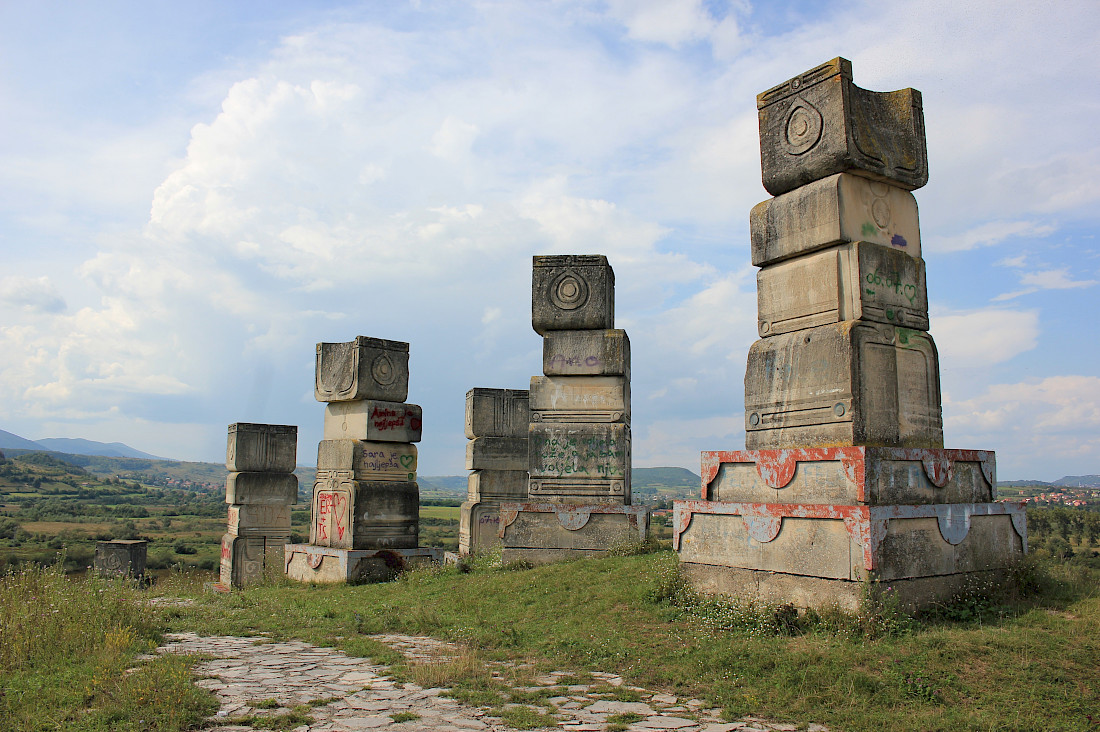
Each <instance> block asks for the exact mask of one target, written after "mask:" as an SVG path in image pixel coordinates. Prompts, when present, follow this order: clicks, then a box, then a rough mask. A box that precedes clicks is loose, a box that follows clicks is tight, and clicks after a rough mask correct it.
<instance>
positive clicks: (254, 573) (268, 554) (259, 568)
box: [221, 532, 289, 587]
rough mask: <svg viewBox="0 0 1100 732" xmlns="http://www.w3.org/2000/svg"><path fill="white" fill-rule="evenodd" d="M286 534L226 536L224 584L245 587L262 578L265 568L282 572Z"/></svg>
mask: <svg viewBox="0 0 1100 732" xmlns="http://www.w3.org/2000/svg"><path fill="white" fill-rule="evenodd" d="M287 536H289V532H288V534H287ZM287 536H236V535H234V534H225V535H223V536H222V557H221V583H222V584H223V585H225V586H226V587H246V586H248V585H250V584H254V583H256V582H259V581H260V580H262V579H263V577H264V574H265V572H266V571H269V570H270V571H271V572H272V573H275V572H278V573H280V574H281V573H282V571H283V562H284V554H283V550H284V547H285V546H286V543H287Z"/></svg>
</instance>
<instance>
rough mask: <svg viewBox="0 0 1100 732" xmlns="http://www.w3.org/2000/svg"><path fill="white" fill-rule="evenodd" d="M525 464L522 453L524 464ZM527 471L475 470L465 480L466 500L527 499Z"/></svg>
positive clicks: (525, 460) (525, 459)
mask: <svg viewBox="0 0 1100 732" xmlns="http://www.w3.org/2000/svg"><path fill="white" fill-rule="evenodd" d="M526 462H527V456H526V453H524V463H526ZM527 475H528V474H527V470H526V469H524V470H475V471H473V472H472V473H470V477H469V478H468V479H467V483H466V485H467V491H466V495H467V500H469V501H474V502H477V501H485V500H493V499H498V500H509V501H517V500H523V499H525V498H527Z"/></svg>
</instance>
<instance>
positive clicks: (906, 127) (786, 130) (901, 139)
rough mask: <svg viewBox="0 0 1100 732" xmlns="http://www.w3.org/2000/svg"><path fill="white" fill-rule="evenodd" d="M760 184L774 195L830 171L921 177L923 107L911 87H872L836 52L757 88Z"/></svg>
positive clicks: (910, 185)
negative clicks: (760, 89)
mask: <svg viewBox="0 0 1100 732" xmlns="http://www.w3.org/2000/svg"><path fill="white" fill-rule="evenodd" d="M756 105H757V108H758V110H759V118H760V162H761V167H762V168H763V180H764V188H766V189H767V191H768V193H770V194H772V195H773V196H778V195H780V194H782V193H786V192H787V191H791V190H794V189H795V188H798V187H799V186H803V185H806V184H807V183H812V182H813V181H815V180H821V179H822V178H825V177H827V176H830V175H834V174H836V173H845V172H849V173H856V174H858V175H863V176H867V177H869V178H874V179H876V180H883V181H887V182H891V183H894V184H895V185H898V186H901V187H902V188H906V189H908V190H913V189H915V188H920V187H921V186H923V185H924V184H925V183H927V182H928V150H927V145H926V142H925V135H924V110H923V108H922V105H921V95H920V92H918V91H917V90H915V89H901V90H899V91H893V92H873V91H868V90H867V89H861V88H859V87H858V86H856V85H855V84H853V83H852V64H851V62H850V61H848V60H847V59H843V58H835V59H833V60H832V61H829V62H828V63H825V64H822V65H821V66H818V67H816V68H814V69H811V70H809V71H807V72H805V73H802V74H799V75H798V76H796V77H795V78H793V79H790V80H788V81H785V82H783V83H782V84H780V85H779V86H776V87H773V88H771V89H769V90H767V91H766V92H763V93H762V94H759V95H757V97H756Z"/></svg>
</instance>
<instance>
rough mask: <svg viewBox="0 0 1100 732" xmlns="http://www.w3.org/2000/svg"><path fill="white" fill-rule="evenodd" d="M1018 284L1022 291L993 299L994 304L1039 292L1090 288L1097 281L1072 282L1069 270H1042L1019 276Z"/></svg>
mask: <svg viewBox="0 0 1100 732" xmlns="http://www.w3.org/2000/svg"><path fill="white" fill-rule="evenodd" d="M1020 283H1021V284H1023V285H1025V287H1024V289H1022V290H1016V291H1015V292H1007V293H1004V294H1002V295H997V296H996V297H995V298H993V301H994V302H997V301H1003V300H1012V299H1013V298H1017V297H1020V296H1021V295H1030V294H1032V293H1034V292H1039V291H1040V290H1074V289H1078V288H1081V287H1092V286H1093V285H1095V284H1096V283H1097V280H1074V279H1071V278H1070V275H1069V268H1068V267H1063V268H1061V269H1044V270H1038V271H1036V272H1027V273H1025V274H1023V275H1021V276H1020Z"/></svg>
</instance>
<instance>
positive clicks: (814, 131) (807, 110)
mask: <svg viewBox="0 0 1100 732" xmlns="http://www.w3.org/2000/svg"><path fill="white" fill-rule="evenodd" d="M821 126H822V121H821V112H818V111H817V109H816V108H815V107H814V106H813V105H812V104H810V103H809V102H806V101H803V100H801V99H799V100H797V101H796V102H795V103H794V104H793V105H791V111H790V112H788V113H787V124H786V131H785V134H784V135H783V139H782V143H783V147H784V149H786V151H787V152H788V153H790V154H791V155H801V154H802V153H804V152H806V151H808V150H810V149H811V148H812V147H813V146H814V145H816V144H817V141H818V140H820V139H821Z"/></svg>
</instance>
